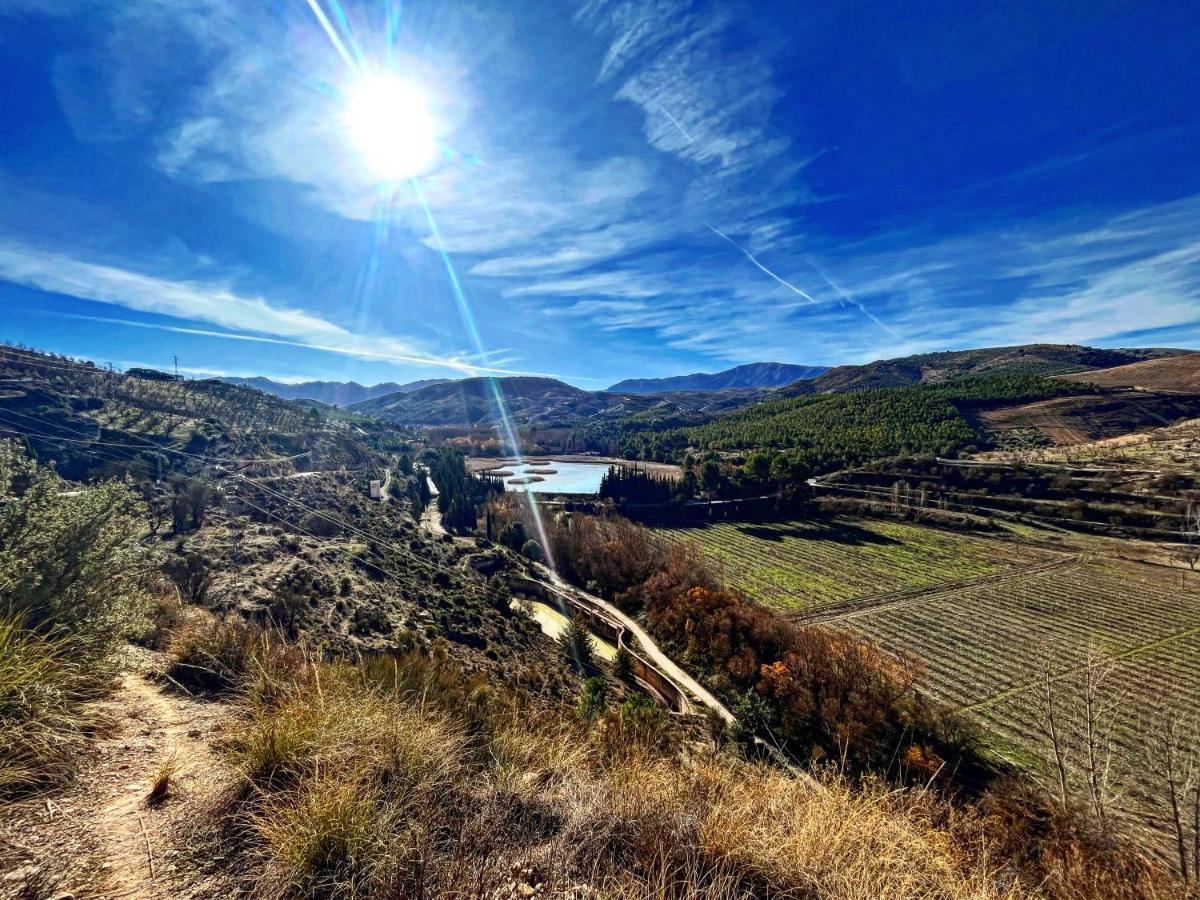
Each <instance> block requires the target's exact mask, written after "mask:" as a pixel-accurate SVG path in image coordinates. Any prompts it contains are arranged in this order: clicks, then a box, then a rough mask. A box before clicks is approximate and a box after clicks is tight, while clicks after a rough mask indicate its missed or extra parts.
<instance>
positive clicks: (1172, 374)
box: [1078, 353, 1200, 394]
mask: <svg viewBox="0 0 1200 900" xmlns="http://www.w3.org/2000/svg"><path fill="white" fill-rule="evenodd" d="M1078 380H1079V381H1086V382H1088V383H1089V384H1095V385H1098V386H1099V387H1106V388H1115V387H1139V388H1148V389H1150V390H1154V391H1183V392H1185V393H1189V394H1200V353H1188V354H1186V355H1183V356H1167V357H1161V358H1158V359H1148V360H1145V361H1144V362H1134V363H1129V364H1127V365H1123V366H1116V367H1114V368H1112V369H1098V370H1097V371H1094V372H1089V373H1088V374H1087V375H1086V376H1084V377H1080V378H1079V379H1078Z"/></svg>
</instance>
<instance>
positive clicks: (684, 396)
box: [350, 376, 762, 429]
mask: <svg viewBox="0 0 1200 900" xmlns="http://www.w3.org/2000/svg"><path fill="white" fill-rule="evenodd" d="M494 390H499V391H500V393H501V395H502V396H503V398H504V405H505V409H506V410H507V412H508V415H509V416H510V417H511V419H512V421H513V422H514V423H517V424H520V425H522V426H529V427H531V428H538V429H557V428H574V427H578V426H581V425H586V424H599V425H603V424H604V423H607V422H613V421H634V422H659V423H661V422H669V423H671V424H685V423H686V424H694V423H696V422H701V421H704V420H705V419H706V418H707V417H709V416H710V415H713V414H716V413H718V412H724V411H727V410H729V409H736V408H738V407H741V406H745V405H746V404H748V403H751V402H753V401H754V400H756V399H758V398H759V397H760V396H762V395H761V394H760V392H757V391H748V390H742V391H678V392H672V393H666V394H637V393H616V392H612V391H585V390H582V389H580V388H577V387H574V386H572V385H569V384H566V383H565V382H562V381H558V380H556V379H553V378H534V377H525V376H516V377H512V378H464V379H462V380H461V381H451V382H446V383H444V384H435V385H431V386H429V387H426V388H422V389H420V390H417V391H413V392H411V393H395V394H388V395H387V396H385V397H377V398H375V399H374V400H367V401H364V402H362V403H356V404H353V405H352V406H351V407H350V411H352V412H356V413H362V414H364V415H370V416H378V417H380V418H382V419H386V420H388V421H390V422H395V423H397V424H400V425H405V426H457V427H463V428H474V427H479V426H484V427H489V426H494V425H496V424H497V411H496V406H495V396H494V394H493V391H494Z"/></svg>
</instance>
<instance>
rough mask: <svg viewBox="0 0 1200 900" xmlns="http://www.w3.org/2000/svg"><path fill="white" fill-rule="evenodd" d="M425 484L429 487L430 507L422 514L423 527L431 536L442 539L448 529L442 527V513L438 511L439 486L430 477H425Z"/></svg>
mask: <svg viewBox="0 0 1200 900" xmlns="http://www.w3.org/2000/svg"><path fill="white" fill-rule="evenodd" d="M425 482H426V483H427V484H428V485H429V505H428V506H426V507H425V511H424V512H423V513H421V527H422V528H424V529H425V530H426V531H428V532H429V533H430V534H434V535H437V536H438V537H441V536H442V535H444V534H445V533H446V528H445V526H444V525H442V511H441V510H440V509H438V489H437V485H436V484H434V483H433V479H432V478H430V477H429V476H428V475H426V476H425Z"/></svg>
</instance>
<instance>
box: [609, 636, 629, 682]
mask: <svg viewBox="0 0 1200 900" xmlns="http://www.w3.org/2000/svg"><path fill="white" fill-rule="evenodd" d="M612 673H613V678H615V679H617V681H624V682H626V683H628V682H630V681H632V680H633V654H632V653H630V652H629V648H628V647H626V646H625V645H624V644H622V645H621V646H620V647H618V648H617V656H616V659H614V660H613V669H612Z"/></svg>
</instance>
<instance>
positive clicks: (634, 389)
mask: <svg viewBox="0 0 1200 900" xmlns="http://www.w3.org/2000/svg"><path fill="white" fill-rule="evenodd" d="M827 371H829V367H828V366H796V365H791V364H790V363H747V364H746V365H744V366H735V367H734V368H732V369H725V370H724V371H722V372H713V373H705V372H695V373H693V374H691V375H675V376H672V377H670V378H628V379H626V380H625V381H618V382H617V383H616V384H614V385H613V386H612V387H610V388H609V390H610V391H615V392H618V393H619V392H625V393H628V394H655V393H662V392H664V391H724V390H728V389H730V388H773V387H782V386H783V385H785V384H791V383H792V382H794V381H800V380H803V379H808V378H816V377H817V376H818V375H821V374H822V373H824V372H827Z"/></svg>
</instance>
